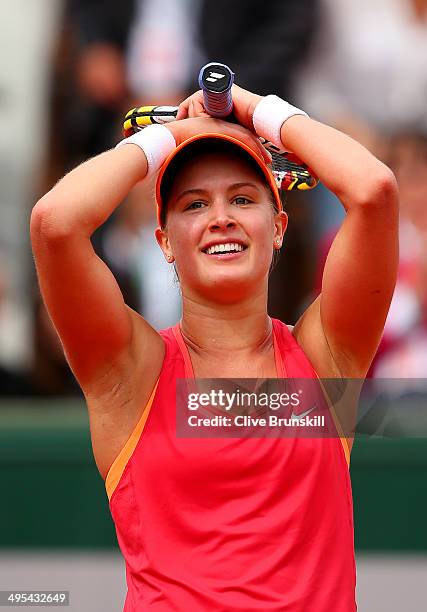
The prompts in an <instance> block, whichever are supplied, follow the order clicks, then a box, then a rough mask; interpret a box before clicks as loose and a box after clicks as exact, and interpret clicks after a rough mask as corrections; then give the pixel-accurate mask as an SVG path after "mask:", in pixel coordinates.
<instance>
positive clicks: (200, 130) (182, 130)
mask: <svg viewBox="0 0 427 612" xmlns="http://www.w3.org/2000/svg"><path fill="white" fill-rule="evenodd" d="M165 125H166V127H167V128H168V130H170V131H171V132H172V135H173V137H174V138H175V142H176V144H177V145H179V144H181V142H183V141H184V140H187V139H188V138H191V137H192V136H196V135H197V134H206V133H213V134H218V133H221V134H228V135H230V136H233V137H234V138H237V139H238V140H241V141H242V142H243V143H244V144H246V145H248V146H249V147H250V148H251V149H253V150H255V151H256V152H257V153H258V155H259V156H260V157H262V159H263V160H264V161H265V163H266V164H269V163H271V155H270V153H269V152H268V151H267V149H266V148H265V147H263V145H262V144H261V142H260V141H259V139H258V138H257V136H256V135H255V134H254V133H253V132H251V131H250V130H248V129H246V128H245V127H243V126H241V125H239V124H237V123H229V122H228V121H223V120H222V119H214V118H212V117H209V116H199V117H191V118H187V119H180V120H178V121H171V122H170V123H167V124H165Z"/></svg>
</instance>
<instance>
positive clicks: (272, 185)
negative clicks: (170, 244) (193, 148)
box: [156, 133, 283, 227]
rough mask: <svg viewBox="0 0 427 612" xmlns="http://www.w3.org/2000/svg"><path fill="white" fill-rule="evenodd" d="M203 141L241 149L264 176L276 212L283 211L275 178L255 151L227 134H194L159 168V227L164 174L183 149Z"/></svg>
mask: <svg viewBox="0 0 427 612" xmlns="http://www.w3.org/2000/svg"><path fill="white" fill-rule="evenodd" d="M203 139H211V140H217V139H219V140H225V141H227V142H229V143H231V144H233V145H235V146H236V147H238V148H239V149H240V150H242V149H243V151H245V153H246V154H247V155H249V157H251V158H252V159H253V160H254V161H255V162H256V164H257V166H258V167H259V169H260V170H261V172H262V174H263V175H264V177H265V180H266V182H267V184H268V186H269V188H270V189H271V191H272V193H273V196H274V200H275V203H276V204H277V208H278V210H279V211H281V210H282V209H283V207H282V201H281V198H280V193H279V189H278V187H277V183H276V180H275V178H274V176H273V174H272V172H271V170H270V168H269V167H268V165H267V164H266V163H265V162H264V160H263V159H262V157H260V156H259V154H258V153H257V152H256V151H255V149H252V148H251V147H249V146H248V145H247V144H246V143H244V142H242V141H241V140H239V139H238V138H234V137H233V136H229V135H228V134H221V133H205V134H196V135H195V136H192V137H191V138H188V139H187V140H184V142H181V144H179V145H178V146H177V147H176V149H174V150H173V151H172V153H170V155H169V156H168V157H167V158H166V160H165V161H164V163H163V165H162V167H161V168H160V171H159V174H158V176H157V183H156V203H157V220H158V222H159V225H160V227H162V226H163V224H162V212H163V207H164V206H165V202H164V201H163V199H164V198H163V192H162V187H163V183H164V178H165V174H166V173H167V171H168V169H169V168H170V166H171V162H172V161H173V160H176V158H177V156H178V155H179V154H180V152H181V151H182V150H183V149H184V148H186V147H188V145H191V144H193V143H194V142H197V141H199V140H203Z"/></svg>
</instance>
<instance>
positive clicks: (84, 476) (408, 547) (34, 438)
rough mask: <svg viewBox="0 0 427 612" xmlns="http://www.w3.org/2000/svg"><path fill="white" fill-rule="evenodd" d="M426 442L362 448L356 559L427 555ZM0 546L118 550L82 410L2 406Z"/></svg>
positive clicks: (363, 442)
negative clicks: (361, 554) (377, 554)
mask: <svg viewBox="0 0 427 612" xmlns="http://www.w3.org/2000/svg"><path fill="white" fill-rule="evenodd" d="M426 474H427V440H426V439H424V438H411V439H391V438H389V439H387V438H378V439H376V438H358V439H357V440H356V441H355V445H354V449H353V453H352V459H351V478H352V484H353V497H354V518H355V545H356V550H358V551H384V552H405V551H416V552H423V551H427V530H425V529H423V528H422V526H423V525H424V522H425V516H426V508H427V478H426ZM0 478H1V482H2V488H3V503H2V504H1V505H0V546H1V547H3V548H25V549H28V548H47V547H48V548H59V549H63V548H73V549H112V548H117V542H116V537H115V531H114V527H113V524H112V520H111V518H110V513H109V508H108V499H107V496H106V493H105V489H104V484H103V481H102V479H101V477H100V476H99V474H98V471H97V469H96V466H95V462H94V459H93V455H92V449H91V444H90V436H89V424H88V418H87V413H86V409H85V406H84V403H83V402H80V401H78V400H73V399H72V400H64V399H63V400H61V401H57V400H56V401H55V400H43V401H37V400H31V404H30V403H29V402H28V401H24V400H10V401H7V402H6V401H3V402H2V403H0Z"/></svg>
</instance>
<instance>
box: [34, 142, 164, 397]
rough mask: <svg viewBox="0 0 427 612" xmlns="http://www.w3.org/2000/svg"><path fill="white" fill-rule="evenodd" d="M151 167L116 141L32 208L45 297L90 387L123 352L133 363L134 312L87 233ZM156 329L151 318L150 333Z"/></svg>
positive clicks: (70, 357) (74, 362)
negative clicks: (126, 303)
mask: <svg viewBox="0 0 427 612" xmlns="http://www.w3.org/2000/svg"><path fill="white" fill-rule="evenodd" d="M146 174H147V160H146V157H145V155H144V153H143V152H142V150H141V149H139V148H138V147H136V146H126V147H120V148H118V149H113V150H111V151H107V152H105V153H103V154H102V155H99V156H97V157H95V158H93V159H91V160H89V161H87V162H85V163H84V164H82V165H81V166H79V167H78V168H76V169H75V170H73V171H72V172H70V173H69V174H68V175H67V176H65V177H64V178H63V179H62V180H61V181H60V182H59V183H58V184H57V185H56V186H55V187H53V189H51V191H49V192H48V193H47V194H46V195H45V196H44V197H43V198H42V199H41V200H39V202H37V204H36V205H35V207H34V208H33V211H32V215H31V241H32V247H33V252H34V257H35V262H36V267H37V274H38V279H39V283H40V288H41V292H42V295H43V299H44V301H45V303H46V306H47V309H48V311H49V314H50V316H51V318H52V321H53V323H54V325H55V328H56V330H57V332H58V335H59V337H60V339H61V342H62V344H63V347H64V350H65V354H66V357H67V359H68V362H69V364H70V366H71V368H72V370H73V372H74V374H75V375H76V377H77V379H78V381H79V383H80V385H81V386H82V388H83V390H84V391H87V392H89V391H90V390H91V389H92V386H94V385H95V384H96V385H102V381H103V380H104V379H105V383H107V380H109V378H108V377H109V376H110V375H111V372H112V368H113V365H115V366H116V367H117V369H120V367H119V362H120V360H122V362H123V363H122V367H123V369H124V368H125V367H126V366H128V365H129V364H128V363H127V361H128V359H129V350H130V347H131V342H132V338H133V331H134V321H135V315H136V313H133V312H132V311H131V310H130V309H129V308H128V307H127V306H126V305H125V303H124V301H123V297H122V295H121V292H120V289H119V287H118V285H117V282H116V280H115V278H114V276H113V275H112V273H111V272H110V270H109V268H108V267H107V266H106V264H105V263H104V262H103V261H102V260H101V259H100V258H99V257H98V256H97V255H96V254H95V251H94V250H93V248H92V244H91V241H90V237H91V235H92V234H93V232H94V231H95V230H96V229H97V228H98V227H99V226H100V225H102V223H104V221H106V219H107V218H108V217H109V216H110V215H111V214H112V212H113V211H114V210H115V208H116V207H117V206H118V205H119V204H120V203H121V202H122V201H123V199H124V198H125V197H126V195H127V194H128V192H129V191H130V189H131V188H132V187H133V186H134V185H135V184H136V183H137V182H138V181H139V180H141V179H143V178H144V177H145V175H146ZM153 335H154V332H153V333H150V330H149V326H148V325H147V336H149V337H150V338H152V336H153ZM147 339H148V338H147ZM150 348H152V347H150ZM110 380H111V384H114V381H113V380H112V379H110Z"/></svg>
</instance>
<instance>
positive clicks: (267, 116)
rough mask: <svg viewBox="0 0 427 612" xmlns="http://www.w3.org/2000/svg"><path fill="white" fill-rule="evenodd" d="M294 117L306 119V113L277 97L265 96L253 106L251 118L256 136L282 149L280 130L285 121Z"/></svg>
mask: <svg viewBox="0 0 427 612" xmlns="http://www.w3.org/2000/svg"><path fill="white" fill-rule="evenodd" d="M294 115H305V116H306V117H308V115H307V113H305V112H304V111H303V110H300V109H299V108H297V107H296V106H292V104H289V102H285V100H282V98H279V97H278V96H274V95H270V96H265V97H264V98H262V100H260V101H259V102H258V104H257V105H256V106H255V111H254V115H253V118H252V121H253V124H254V128H255V132H256V133H257V134H258V136H262V137H263V138H265V139H266V140H269V141H270V142H272V143H273V144H274V145H276V147H279V148H280V149H283V144H282V141H281V138H280V130H281V128H282V125H283V124H284V123H285V121H287V120H288V119H289V117H293V116H294Z"/></svg>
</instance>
